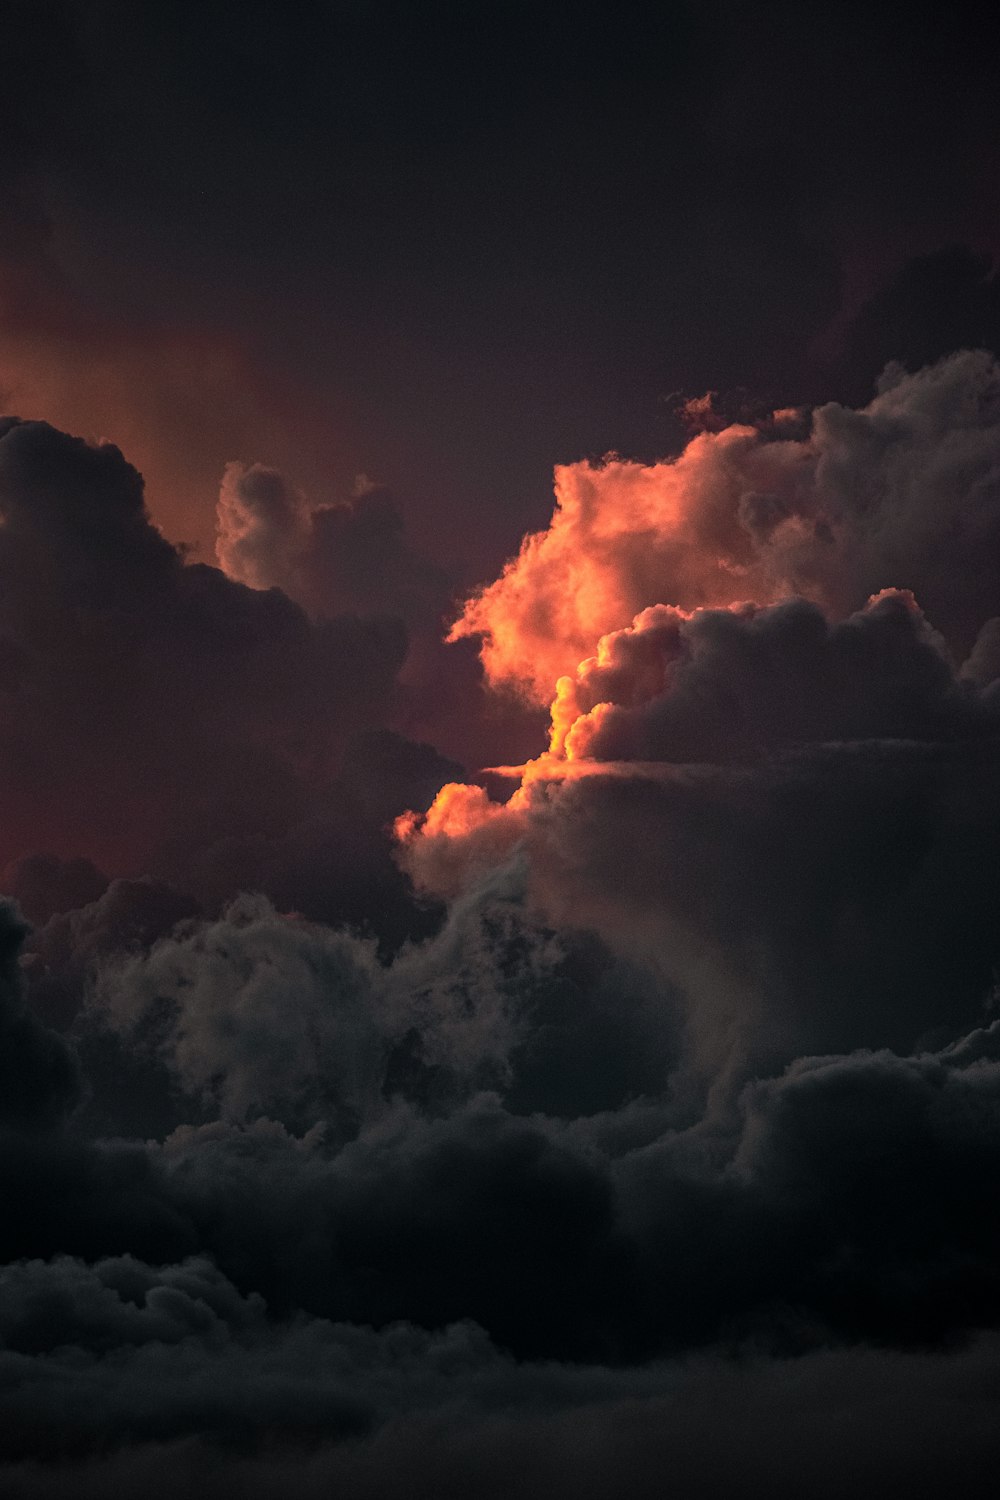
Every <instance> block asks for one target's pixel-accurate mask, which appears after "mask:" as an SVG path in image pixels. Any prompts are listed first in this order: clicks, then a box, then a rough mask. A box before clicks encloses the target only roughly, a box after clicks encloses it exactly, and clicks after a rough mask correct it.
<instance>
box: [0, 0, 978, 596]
mask: <svg viewBox="0 0 1000 1500" xmlns="http://www.w3.org/2000/svg"><path fill="white" fill-rule="evenodd" d="M4 12H5V16H4V62H3V68H4V80H3V82H4V89H3V104H2V106H0V107H2V110H3V132H4V140H5V142H6V155H7V159H8V171H7V182H8V189H7V193H6V195H5V210H4V219H3V221H0V223H2V228H0V235H2V239H0V243H2V244H3V247H4V252H5V253H4V259H5V262H6V264H7V266H8V274H9V275H10V276H12V277H13V276H14V275H15V273H17V275H18V276H19V277H20V278H27V283H28V285H27V290H25V284H24V280H23V279H19V280H18V279H15V280H12V281H11V282H10V283H9V289H8V291H7V292H6V294H5V297H4V303H5V318H6V320H7V321H8V322H10V323H12V324H13V325H14V327H15V329H16V333H17V338H16V340H14V341H12V342H13V344H14V347H10V348H8V349H7V350H5V355H4V367H3V369H2V371H0V374H2V375H3V379H4V383H5V385H6V386H7V388H8V390H9V391H10V393H11V400H12V402H13V405H14V407H15V409H18V410H19V411H22V413H25V414H29V415H46V416H49V417H54V418H55V419H57V420H58V419H60V418H62V419H63V420H65V422H66V423H67V425H69V426H70V427H71V428H74V424H75V430H81V431H84V432H87V433H91V434H93V435H95V436H111V437H113V438H118V439H119V441H122V442H130V443H131V445H132V457H133V458H134V459H135V461H137V462H139V463H140V466H141V467H144V469H145V471H146V474H147V483H148V484H149V486H150V493H151V501H152V504H153V507H154V514H155V515H156V517H157V519H159V520H160V521H161V522H162V524H163V525H164V526H165V527H166V528H167V531H168V533H169V534H170V535H171V536H172V537H173V538H175V539H178V540H195V541H199V542H200V543H202V545H203V546H204V547H210V542H211V526H212V521H211V516H212V508H213V505H214V498H215V492H216V490H217V487H218V477H219V473H220V471H221V466H222V464H223V463H224V462H225V461H226V460H228V459H244V460H248V461H253V460H257V461H261V462H265V463H273V464H276V465H277V466H278V467H281V468H284V469H288V470H290V471H291V477H293V478H294V479H296V480H297V481H298V482H299V483H301V484H303V485H305V486H306V487H307V488H308V489H310V490H311V491H315V492H317V498H341V497H342V496H343V495H344V494H346V493H347V491H348V489H349V485H350V481H351V479H352V477H353V475H354V473H356V472H357V471H363V472H365V473H366V474H370V475H372V476H373V477H374V478H376V479H377V480H379V481H380V482H382V483H386V484H388V485H389V486H390V487H391V488H392V489H393V491H394V492H395V493H396V494H397V496H398V497H399V500H400V502H401V503H402V504H403V505H405V506H406V507H407V510H408V512H410V511H412V514H413V515H414V517H415V519H416V522H417V524H418V525H419V526H420V527H421V529H422V530H424V531H425V533H426V534H427V535H428V536H429V537H430V538H432V540H433V543H434V546H435V549H436V550H437V551H438V552H439V554H440V555H441V556H445V555H447V557H448V560H449V561H453V562H454V564H455V565H456V566H458V567H459V568H460V569H463V570H466V571H468V572H469V573H470V574H471V577H472V578H483V577H486V576H489V575H491V574H492V573H493V572H494V571H495V569H496V566H497V564H498V562H499V561H500V560H501V559H502V557H503V555H505V554H507V553H509V552H510V551H512V550H513V549H514V548H515V547H516V545H517V543H518V540H519V538H520V534H521V532H522V530H523V529H524V528H525V526H527V525H533V526H537V525H540V524H543V523H544V520H545V517H546V515H547V513H548V507H549V498H550V472H551V468H552V465H553V463H554V462H566V461H570V460H573V459H577V458H580V457H582V456H584V455H594V456H600V455H601V454H603V453H605V452H607V451H608V450H610V449H616V450H618V451H620V452H623V453H625V454H627V455H629V456H633V457H654V456H659V455H662V454H663V453H666V452H669V451H673V450H674V449H675V448H676V446H677V442H678V436H679V434H678V429H677V424H676V422H675V421H673V420H672V416H671V412H672V401H674V400H676V397H677V394H678V393H680V394H681V395H682V396H689V395H700V394H702V393H703V392H704V391H705V390H708V389H715V390H718V391H720V392H722V393H725V394H727V395H729V396H730V397H731V398H732V399H733V400H735V401H738V400H740V399H744V400H750V401H757V402H763V403H767V402H770V403H772V404H775V405H787V404H792V403H796V402H802V401H816V400H825V399H849V400H853V401H860V400H863V399H866V398H867V397H868V396H869V395H870V394H871V390H872V384H873V381H874V379H875V377H876V376H877V374H878V373H879V371H880V369H881V367H882V365H883V364H884V363H885V362H886V360H888V359H890V358H902V359H904V360H905V359H910V360H914V361H916V362H917V363H920V362H923V361H925V360H926V359H927V358H929V357H938V356H940V355H942V354H944V353H948V352H950V351H951V349H953V348H954V347H958V346H960V345H962V344H965V343H967V342H969V341H970V340H971V341H973V342H974V343H976V344H978V343H981V342H983V341H984V340H988V335H989V333H990V332H991V331H992V330H994V329H995V326H996V321H997V311H996V294H995V293H994V292H993V291H992V289H991V288H990V287H988V286H987V285H985V282H986V280H987V277H988V274H989V269H990V264H991V262H990V260H989V259H988V257H989V256H990V255H991V254H992V252H993V251H994V250H995V249H996V224H995V212H994V207H993V196H992V195H993V184H994V182H995V180H996V171H997V165H998V164H997V141H996V131H995V111H994V93H995V88H994V78H993V72H992V58H993V56H994V54H995V50H996V45H997V40H998V38H997V29H996V23H995V22H993V23H991V22H990V21H988V20H984V19H983V18H982V16H979V18H978V19H976V20H975V21H974V20H973V14H974V12H973V11H972V10H971V9H963V8H962V7H957V8H955V7H952V8H950V9H946V8H944V7H942V6H939V5H912V6H908V7H906V8H905V9H903V8H899V7H895V6H868V5H854V4H845V5H841V6H838V7H837V8H836V9H835V10H833V11H831V12H830V13H829V14H826V13H816V12H815V11H814V10H813V9H811V8H809V7H803V6H799V5H791V4H790V5H787V6H783V5H780V4H768V5H764V6H760V5H739V4H721V5H719V4H713V3H710V4H698V5H690V6H689V5H685V4H666V3H664V4H658V5H652V4H651V5H631V4H626V5H622V6H614V7H612V6H608V5H601V4H596V5H595V4H573V5H561V4H554V3H553V4H518V3H505V4H496V3H493V0H485V3H483V4H477V5H474V6H471V5H466V4H459V3H434V4H420V5H414V4H393V3H377V0H372V3H362V0H358V3H344V4H334V3H331V4H318V3H299V0H292V3H289V4H286V5H280V6H278V5H274V4H270V3H260V4H258V3H253V0H251V3H248V4H246V5H241V6H240V7H238V8H234V7H233V6H231V5H228V4H216V3H215V0H207V3H203V4H191V5H183V4H165V3H164V4H148V5H139V6H136V5H133V4H128V3H122V4H116V3H113V0H111V3H95V0H89V3H81V4H47V3H44V0H41V3H34V0H32V3H28V4H24V5H18V4H7V5H5V7H4ZM941 256H944V257H945V258H944V259H943V260H940V259H938V258H939V257H941ZM927 257H930V261H929V263H928V262H927V259H926V258H927ZM977 257H985V258H983V259H977ZM70 371H72V373H71V374H70V373H69V372H70ZM178 450H182V451H181V452H180V453H179V452H178ZM209 555H210V554H209Z"/></svg>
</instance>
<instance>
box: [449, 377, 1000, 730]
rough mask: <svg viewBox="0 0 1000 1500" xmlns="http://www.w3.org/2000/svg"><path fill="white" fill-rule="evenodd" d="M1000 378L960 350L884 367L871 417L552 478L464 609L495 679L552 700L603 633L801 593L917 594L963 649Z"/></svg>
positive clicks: (984, 533)
mask: <svg viewBox="0 0 1000 1500" xmlns="http://www.w3.org/2000/svg"><path fill="white" fill-rule="evenodd" d="M998 455H1000V369H998V367H997V365H996V363H995V361H994V360H993V359H992V357H991V356H989V355H988V354H985V353H968V352H966V353H961V354H956V355H953V356H951V357H950V358H949V359H946V360H943V361H942V362H941V363H939V364H937V365H933V366H930V367H928V368H926V369H923V370H920V371H919V372H918V373H916V374H912V375H911V374H907V373H906V372H905V371H904V370H903V369H902V368H900V367H891V368H890V369H888V370H886V372H885V373H884V375H883V376H882V379H881V382H880V385H879V391H878V394H877V395H876V397H875V398H874V400H873V401H871V402H870V403H869V405H868V406H866V407H864V408H862V409H861V410H858V411H855V410H851V409H850V408H847V407H844V406H840V405H838V404H836V403H830V404H828V405H826V406H820V407H817V408H816V410H815V411H814V412H813V417H812V428H811V431H810V432H809V434H808V436H807V437H804V438H796V437H787V436H783V435H782V429H781V427H780V426H778V427H776V428H775V427H773V426H765V427H764V429H763V430H761V429H759V428H757V427H752V426H745V425H743V426H741V425H732V426H728V427H723V428H722V429H721V430H719V431H716V432H702V433H700V434H699V435H698V436H696V437H695V438H693V439H692V440H691V441H690V442H689V443H688V444H687V446H686V447H685V449H684V451H683V452H682V453H681V454H680V456H679V457H678V458H676V459H672V460H669V461H664V462H661V463H657V464H653V465H649V466H644V465H641V464H636V463H629V462H626V461H624V460H621V459H618V458H611V459H608V460H606V461H605V462H604V463H602V464H600V465H597V466H594V465H592V464H589V463H577V464H567V465H563V466H560V467H559V468H557V470H556V508H555V511H554V513H553V517H552V521H551V523H550V525H549V528H548V530H546V531H544V532H538V533H536V534H534V535H532V536H529V537H526V538H525V540H524V542H523V544H522V547H521V551H520V553H519V554H518V556H517V557H516V558H515V559H513V560H512V561H511V562H510V563H508V564H507V566H506V568H505V569H504V572H503V574H502V575H501V577H500V578H498V579H497V580H496V581H495V582H494V583H492V584H489V585H488V586H487V587H485V588H484V589H483V590H482V591H481V592H480V593H479V594H477V595H475V596H473V597H472V598H471V599H470V600H469V601H468V602H467V604H466V606H465V608H464V611H463V613H462V614H461V616H460V617H459V619H458V621H457V622H456V624H455V625H454V627H453V630H452V635H453V637H454V638H461V637H464V636H468V635H471V636H474V637H480V638H481V640H482V657H483V664H484V666H485V668H486V672H487V675H488V677H489V678H490V680H491V681H493V682H495V683H498V684H508V685H511V686H513V687H515V688H519V689H520V690H522V691H524V692H525V693H527V694H529V695H530V696H531V697H532V698H533V699H534V700H535V701H537V702H547V701H548V700H549V699H550V698H551V696H552V692H553V690H554V688H555V685H556V682H557V681H558V679H559V678H560V677H561V676H563V675H564V674H566V673H573V672H574V671H575V670H576V667H577V665H578V663H579V662H580V661H582V660H583V659H584V658H585V657H587V656H589V655H590V654H591V652H592V651H593V650H594V647H595V645H596V643H597V641H598V639H599V638H600V637H602V636H605V635H607V634H608V633H609V632H612V631H615V630H621V629H623V628H625V627H627V626H628V625H629V623H630V622H631V621H632V619H633V618H634V616H635V615H637V614H638V613H639V612H640V611H641V610H644V609H648V608H650V607H651V606H654V605H660V604H662V605H673V606H677V607H680V608H682V609H684V610H692V609H697V608H702V607H706V606H724V607H725V606H729V605H731V604H733V603H735V602H739V601H742V600H746V599H752V600H754V601H756V602H757V603H758V604H766V603H772V602H775V601H778V600H781V599H783V598H786V597H788V596H790V595H795V594H800V595H804V596H805V597H807V598H810V599H813V600H815V601H816V602H817V603H820V604H822V605H824V606H825V607H826V608H828V609H829V610H831V611H832V612H833V614H834V615H835V616H841V615H844V614H849V613H851V612H853V611H854V610H857V609H859V608H860V607H861V606H862V605H863V604H864V602H865V600H866V599H867V598H868V597H869V596H870V595H872V594H875V593H878V592H879V591H880V590H883V589H895V588H908V589H910V590H912V591H913V593H914V594H915V596H916V597H917V599H918V600H919V601H920V603H921V605H922V607H923V608H924V609H925V610H926V611H927V613H928V616H929V618H930V619H932V620H933V621H934V624H935V626H936V628H937V629H938V630H940V631H941V632H942V634H943V635H944V637H945V639H946V640H947V641H948V642H949V643H950V644H951V646H952V647H953V649H956V650H958V651H960V652H963V653H964V652H965V651H967V650H968V649H969V647H970V646H971V645H972V642H973V640H974V639H975V635H976V633H977V631H978V630H979V627H980V626H981V625H982V623H983V622H984V620H985V619H986V618H988V617H989V616H991V615H994V614H996V613H997V612H998V588H997V582H996V572H995V569H994V568H993V567H992V566H991V564H990V561H989V559H990V558H991V557H992V556H993V553H994V551H995V549H996V545H997V538H998V532H1000V492H998V487H997V479H996V466H997V459H998Z"/></svg>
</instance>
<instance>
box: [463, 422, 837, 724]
mask: <svg viewBox="0 0 1000 1500" xmlns="http://www.w3.org/2000/svg"><path fill="white" fill-rule="evenodd" d="M809 461H810V458H809V454H808V453H807V452H805V451H803V446H802V445H801V444H796V443H770V444H766V445H765V444H763V443H762V442H761V439H760V435H759V433H758V432H757V431H756V429H754V428H751V427H729V428H727V429H725V430H724V431H722V432H719V433H702V434H700V435H699V436H697V437H695V438H694V439H692V441H691V442H690V443H689V444H688V445H687V447H686V448H685V450H684V452H683V453H682V454H681V456H680V457H679V458H677V459H676V460H671V461H668V462H663V463H658V464H652V465H648V466H647V465H642V464H636V463H627V462H625V461H623V460H620V459H614V460H612V461H610V462H607V463H605V464H603V465H601V466H596V467H595V466H594V465H592V464H589V463H579V464H569V465H563V466H561V467H559V468H557V469H556V485H555V488H556V508H555V512H554V514H553V517H552V521H551V524H550V526H549V529H548V530H547V531H545V532H539V533H536V534H535V535H533V536H529V537H526V538H525V541H524V543H523V545H522V547H521V550H520V553H519V554H518V556H517V557H516V558H515V559H514V560H513V561H512V562H510V563H508V564H507V566H506V567H505V569H504V571H503V574H502V575H501V577H500V578H499V579H497V581H496V582H495V583H493V584H490V585H489V586H488V587H487V588H485V589H484V590H483V591H482V593H480V594H478V595H477V596H476V597H475V598H473V599H470V600H469V601H468V603H467V604H466V606H465V608H464V610H463V612H462V615H461V616H460V618H459V619H458V621H457V622H456V623H455V625H454V626H453V628H452V631H451V635H450V639H451V640H457V639H459V638H460V637H462V636H470V635H472V636H475V635H478V636H480V637H481V638H482V659H483V665H484V666H485V669H486V673H487V676H488V678H489V680H490V681H491V682H493V683H495V684H500V683H503V684H507V685H508V686H513V687H515V688H517V689H518V690H520V691H522V692H523V693H525V694H526V695H527V696H529V697H530V698H531V699H532V700H533V701H535V702H545V703H547V702H548V701H549V700H550V698H551V697H552V692H553V688H554V686H555V684H556V683H557V681H558V680H559V678H560V677H562V676H564V675H565V674H567V673H572V672H575V670H576V667H577V664H578V663H579V662H580V661H581V660H583V659H584V658H585V657H587V656H588V655H589V654H590V653H591V652H592V651H593V650H594V646H595V643H596V642H597V641H598V640H599V639H600V638H601V637H602V636H605V635H607V634H608V633H609V632H611V631H614V630H618V629H621V628H622V627H623V626H626V625H627V624H628V623H629V622H630V621H631V620H632V619H633V618H634V617H635V615H636V614H638V613H639V612H640V611H641V610H642V609H644V608H646V607H647V606H649V605H651V604H657V603H664V604H673V605H680V606H682V607H683V608H686V609H693V608H697V607H698V606H701V605H728V604H730V603H731V602H732V601H733V600H734V599H742V598H745V597H747V595H748V594H750V593H752V594H753V595H754V596H755V597H758V598H762V599H765V600H769V599H771V598H773V597H775V596H776V593H777V592H780V589H779V587H778V585H777V583H776V580H775V579H774V578H773V577H772V576H771V570H770V568H769V567H768V566H766V565H762V564H761V561H760V559H759V558H758V556H757V555H756V553H755V549H754V545H753V539H752V537H751V536H750V534H749V533H748V531H747V530H746V529H745V528H743V527H741V525H740V523H739V519H738V516H739V506H740V499H741V496H742V495H743V493H744V492H745V491H746V490H747V489H748V487H752V485H753V478H752V476H753V474H754V471H755V469H764V468H766V469H767V471H768V472H767V474H766V475H765V474H764V473H763V472H762V473H761V474H760V476H759V477H760V482H761V483H762V484H764V483H767V484H770V485H773V484H774V483H776V482H779V483H780V485H781V487H782V488H783V489H784V490H786V491H787V490H790V489H794V488H795V487H796V485H798V484H799V483H800V472H801V470H802V469H803V468H805V467H806V466H807V465H808V464H809Z"/></svg>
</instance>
